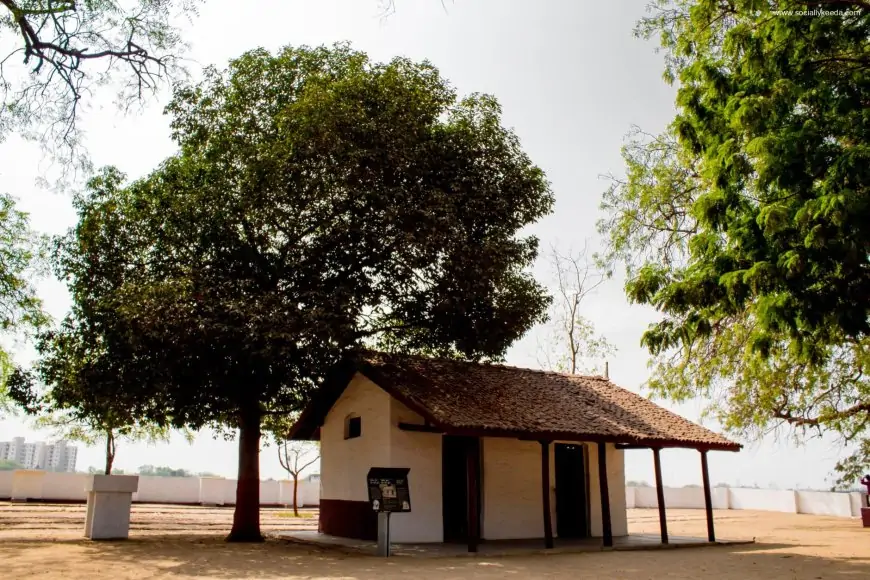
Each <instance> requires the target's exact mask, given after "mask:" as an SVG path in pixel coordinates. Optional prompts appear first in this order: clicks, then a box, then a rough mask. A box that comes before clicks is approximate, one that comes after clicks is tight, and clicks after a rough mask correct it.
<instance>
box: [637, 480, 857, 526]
mask: <svg viewBox="0 0 870 580" xmlns="http://www.w3.org/2000/svg"><path fill="white" fill-rule="evenodd" d="M664 491H665V507H669V508H676V509H703V508H704V490H703V489H701V488H700V487H666V488H665V490H664ZM711 491H712V500H713V508H714V509H732V510H760V511H772V512H784V513H791V514H813V515H823V516H838V517H845V518H849V517H856V518H857V517H861V507H862V506H866V505H867V494H866V493H862V492H858V491H852V492H834V491H830V492H829V491H795V490H790V489H786V490H779V489H748V488H742V487H716V488H713V489H712V490H711ZM625 502H626V506H628V507H629V508H657V507H658V505H659V504H658V499H657V497H656V488H654V487H628V486H627V487H626V488H625Z"/></svg>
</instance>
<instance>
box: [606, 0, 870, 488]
mask: <svg viewBox="0 0 870 580" xmlns="http://www.w3.org/2000/svg"><path fill="white" fill-rule="evenodd" d="M789 11H791V12H789ZM806 11H829V13H827V14H825V13H824V12H817V13H816V14H814V15H808V14H806V13H805V12H806ZM830 11H839V12H836V13H830ZM639 32H640V33H641V34H643V35H646V36H651V35H659V36H660V38H661V41H662V45H663V47H664V48H665V56H666V62H667V70H666V77H667V78H668V79H670V80H671V81H673V82H675V83H676V84H677V85H678V91H677V107H678V114H677V116H676V118H675V120H674V122H673V123H672V125H671V127H670V128H669V129H668V130H667V131H666V132H664V133H663V134H661V135H656V136H651V135H643V134H642V133H636V134H635V135H633V137H632V140H631V141H630V143H629V144H628V145H627V147H626V148H625V150H624V156H625V159H626V163H627V169H628V171H627V176H626V179H624V180H618V181H615V182H614V185H613V187H612V188H611V189H610V190H609V191H608V192H607V193H606V194H605V199H604V203H603V207H604V209H605V210H606V212H607V214H608V215H607V217H606V218H605V219H604V220H602V222H601V229H602V231H603V232H604V233H605V235H607V236H608V238H609V242H610V248H611V256H610V257H612V258H619V259H624V260H625V261H626V262H627V263H628V265H629V282H628V284H627V292H628V295H629V297H630V298H631V299H632V300H634V301H637V302H641V303H645V304H650V305H653V306H655V307H656V308H657V309H659V310H660V311H661V312H662V313H663V315H664V317H663V319H662V321H661V322H659V323H657V324H654V325H653V326H652V327H651V328H650V329H649V330H648V331H647V332H646V333H645V335H644V338H643V341H644V343H645V344H646V345H647V346H648V347H649V348H650V350H651V351H652V353H653V354H654V355H656V357H657V358H656V367H655V372H654V375H653V378H652V381H651V386H652V388H653V391H654V392H656V393H658V394H660V395H664V396H667V397H670V398H672V399H676V400H682V399H685V398H688V397H692V396H696V395H699V394H700V395H702V396H705V397H707V398H708V399H709V401H710V407H709V409H708V411H709V412H711V413H712V414H714V415H715V416H716V417H717V418H718V419H719V420H720V421H721V422H722V423H723V424H724V425H725V426H726V427H727V428H729V429H731V430H734V431H737V432H742V433H748V434H760V433H764V432H766V431H767V430H768V429H770V428H772V427H775V426H777V425H779V424H782V423H785V424H788V425H791V426H793V427H795V428H796V430H795V431H794V432H795V434H796V435H798V436H799V437H801V436H803V435H807V434H809V433H819V432H832V433H836V434H839V435H841V436H842V437H843V439H844V440H845V441H847V442H851V443H852V444H854V445H855V447H856V449H857V451H858V454H857V455H855V456H852V457H850V458H848V459H847V460H845V461H843V462H841V463H840V464H839V466H838V468H839V469H840V471H841V476H842V479H841V481H840V482H839V483H842V484H847V483H848V480H849V478H851V477H852V476H853V475H854V474H855V473H856V470H858V469H860V468H861V466H862V465H863V466H866V465H867V464H868V463H870V442H868V430H867V425H868V422H870V403H868V402H867V401H868V395H870V383H868V379H867V375H868V372H870V367H868V363H870V339H868V330H870V320H868V308H870V262H868V253H870V147H868V137H870V117H868V115H867V111H868V110H870V100H868V95H870V6H868V5H867V4H866V3H865V2H847V1H810V0H806V1H798V0H781V1H776V2H774V1H769V0H728V1H726V0H678V1H676V2H659V3H657V4H656V7H655V9H654V11H653V14H652V15H651V16H650V17H649V18H647V19H645V20H644V21H642V22H641V25H640V27H639Z"/></svg>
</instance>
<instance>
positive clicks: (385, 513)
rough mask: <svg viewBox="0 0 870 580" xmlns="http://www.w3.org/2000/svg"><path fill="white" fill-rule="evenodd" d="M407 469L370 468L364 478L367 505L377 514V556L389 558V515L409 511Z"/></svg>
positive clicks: (409, 494) (409, 496) (409, 497)
mask: <svg viewBox="0 0 870 580" xmlns="http://www.w3.org/2000/svg"><path fill="white" fill-rule="evenodd" d="M409 471H411V470H410V469H409V468H407V467H372V468H371V469H369V473H368V476H367V478H366V480H367V485H368V489H369V503H370V504H371V506H372V510H374V511H376V512H378V556H383V557H389V556H390V514H392V513H393V512H399V513H402V512H410V511H411V492H410V490H409V489H408V472H409Z"/></svg>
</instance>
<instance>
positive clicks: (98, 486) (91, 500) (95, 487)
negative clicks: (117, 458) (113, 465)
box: [85, 475, 139, 540]
mask: <svg viewBox="0 0 870 580" xmlns="http://www.w3.org/2000/svg"><path fill="white" fill-rule="evenodd" d="M138 485H139V476H137V475H94V476H93V477H91V478H89V479H88V481H87V483H86V484H85V491H87V492H88V510H87V515H86V517H85V537H86V538H90V539H91V540H123V539H127V538H128V537H129V535H130V504H131V503H132V501H133V492H135V491H136V489H137V488H138Z"/></svg>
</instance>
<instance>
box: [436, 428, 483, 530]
mask: <svg viewBox="0 0 870 580" xmlns="http://www.w3.org/2000/svg"><path fill="white" fill-rule="evenodd" d="M441 449H442V452H441V491H442V506H443V507H442V510H443V511H442V513H443V516H444V541H445V542H463V543H464V542H467V541H468V469H467V467H468V454H469V453H471V455H472V459H473V462H474V465H475V466H477V474H476V475H477V482H478V485H477V498H478V499H477V507H478V511H477V521H478V522H480V485H479V483H480V440H479V439H478V438H477V437H455V436H452V435H445V436H444V439H443V441H442V446H441ZM477 529H480V526H479V525H478V526H477Z"/></svg>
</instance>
